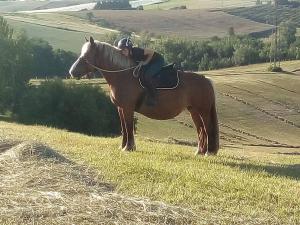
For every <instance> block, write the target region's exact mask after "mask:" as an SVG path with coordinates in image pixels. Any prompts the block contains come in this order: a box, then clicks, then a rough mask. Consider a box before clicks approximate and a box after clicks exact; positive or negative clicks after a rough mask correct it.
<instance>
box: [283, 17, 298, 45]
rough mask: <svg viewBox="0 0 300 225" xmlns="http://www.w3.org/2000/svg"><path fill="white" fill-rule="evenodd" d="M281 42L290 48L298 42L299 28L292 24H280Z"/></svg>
mask: <svg viewBox="0 0 300 225" xmlns="http://www.w3.org/2000/svg"><path fill="white" fill-rule="evenodd" d="M279 32H280V39H281V40H280V41H281V42H283V43H285V44H286V45H287V47H290V45H291V44H292V43H294V42H295V41H296V33H297V26H296V25H295V24H293V23H291V22H283V23H281V24H280V30H279Z"/></svg>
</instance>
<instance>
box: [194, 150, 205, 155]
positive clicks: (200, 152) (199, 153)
mask: <svg viewBox="0 0 300 225" xmlns="http://www.w3.org/2000/svg"><path fill="white" fill-rule="evenodd" d="M202 155H203V156H204V155H205V153H204V152H202V151H199V150H197V151H196V152H195V156H202Z"/></svg>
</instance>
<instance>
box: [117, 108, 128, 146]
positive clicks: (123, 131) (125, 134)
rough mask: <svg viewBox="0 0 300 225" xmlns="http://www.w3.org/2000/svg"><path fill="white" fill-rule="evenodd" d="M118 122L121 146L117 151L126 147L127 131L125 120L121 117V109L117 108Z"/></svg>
mask: <svg viewBox="0 0 300 225" xmlns="http://www.w3.org/2000/svg"><path fill="white" fill-rule="evenodd" d="M118 112H119V117H120V122H121V131H122V144H121V146H120V147H119V149H123V148H124V147H125V146H126V143H127V131H126V126H125V119H124V116H123V109H122V108H120V107H118Z"/></svg>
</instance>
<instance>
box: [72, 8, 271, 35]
mask: <svg viewBox="0 0 300 225" xmlns="http://www.w3.org/2000/svg"><path fill="white" fill-rule="evenodd" d="M90 12H92V13H93V14H94V16H95V20H102V21H106V24H108V25H109V26H110V27H111V28H114V29H118V30H125V31H132V32H137V33H138V32H143V31H148V32H151V33H154V34H156V35H172V36H178V37H186V38H190V39H197V38H208V37H212V36H219V37H223V36H226V35H227V32H228V29H229V27H234V30H235V32H236V33H237V34H249V33H253V32H260V31H265V30H268V29H270V28H271V26H270V25H266V24H262V23H257V22H253V21H250V20H248V19H243V18H239V17H236V16H232V15H229V14H226V13H224V12H221V11H206V10H181V11H178V10H146V11H125V10H120V11H119V10H111V11H110V10H101V11H96V10H94V11H90ZM71 14H72V15H77V16H79V17H82V18H86V14H87V12H86V11H85V12H74V13H71Z"/></svg>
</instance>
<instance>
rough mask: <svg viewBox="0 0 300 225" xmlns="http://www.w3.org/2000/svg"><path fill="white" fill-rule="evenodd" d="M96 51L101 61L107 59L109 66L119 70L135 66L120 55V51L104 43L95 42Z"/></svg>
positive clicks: (130, 60) (128, 59)
mask: <svg viewBox="0 0 300 225" xmlns="http://www.w3.org/2000/svg"><path fill="white" fill-rule="evenodd" d="M95 43H96V45H97V48H98V51H99V52H100V55H101V57H102V58H103V59H107V60H108V61H109V62H111V64H113V65H116V66H118V67H120V68H129V67H132V66H134V65H135V62H134V61H133V60H132V59H130V58H129V57H126V56H124V55H122V54H121V52H120V49H118V48H117V47H115V46H112V45H111V44H109V43H106V42H100V41H95Z"/></svg>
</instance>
